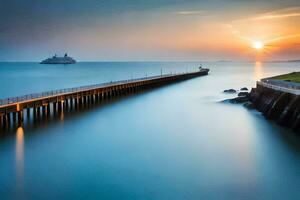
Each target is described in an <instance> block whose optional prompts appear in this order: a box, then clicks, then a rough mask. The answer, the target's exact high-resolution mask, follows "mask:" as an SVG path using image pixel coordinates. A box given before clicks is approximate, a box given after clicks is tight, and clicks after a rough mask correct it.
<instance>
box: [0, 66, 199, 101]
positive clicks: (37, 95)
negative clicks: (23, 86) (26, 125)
mask: <svg viewBox="0 0 300 200" xmlns="http://www.w3.org/2000/svg"><path fill="white" fill-rule="evenodd" d="M195 72H196V71H195ZM195 72H189V73H195ZM189 73H175V74H174V73H173V74H164V75H158V76H149V77H143V78H135V79H127V80H120V81H111V82H106V83H100V84H94V85H87V86H80V87H73V88H66V89H60V90H51V91H48V92H40V93H33V94H28V95H22V96H17V97H10V98H5V99H0V106H2V105H8V104H13V103H18V102H23V101H29V100H33V99H38V98H44V97H53V96H58V95H62V94H68V93H74V92H82V91H86V90H92V89H95V88H102V87H107V86H113V85H118V84H126V83H130V82H137V81H143V80H151V79H156V78H164V77H169V76H177V75H180V74H189Z"/></svg>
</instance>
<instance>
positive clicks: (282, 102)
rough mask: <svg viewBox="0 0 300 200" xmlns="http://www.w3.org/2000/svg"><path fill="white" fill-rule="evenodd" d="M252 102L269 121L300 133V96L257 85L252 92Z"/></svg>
mask: <svg viewBox="0 0 300 200" xmlns="http://www.w3.org/2000/svg"><path fill="white" fill-rule="evenodd" d="M250 100H251V102H252V103H253V105H254V107H255V108H256V109H257V110H258V111H260V112H262V113H263V114H264V115H265V117H266V118H267V119H270V120H274V121H275V122H276V123H277V124H279V125H282V126H285V127H288V128H291V129H293V130H294V131H295V132H297V133H300V95H296V94H291V93H287V92H282V91H279V90H276V89H272V88H268V87H264V86H262V85H260V84H257V87H256V88H253V89H252V90H251V92H250Z"/></svg>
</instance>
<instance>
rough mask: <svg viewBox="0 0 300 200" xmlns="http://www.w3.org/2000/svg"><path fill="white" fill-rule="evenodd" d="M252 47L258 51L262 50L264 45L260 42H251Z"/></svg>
mask: <svg viewBox="0 0 300 200" xmlns="http://www.w3.org/2000/svg"><path fill="white" fill-rule="evenodd" d="M252 47H253V48H254V49H256V50H260V49H262V48H264V44H263V43H262V42H261V41H255V42H253V44H252Z"/></svg>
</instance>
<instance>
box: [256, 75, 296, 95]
mask: <svg viewBox="0 0 300 200" xmlns="http://www.w3.org/2000/svg"><path fill="white" fill-rule="evenodd" d="M257 84H258V85H262V86H264V87H267V88H270V89H274V90H278V91H281V92H287V93H291V94H295V95H300V83H294V82H286V81H281V80H272V79H262V80H261V81H258V82H257Z"/></svg>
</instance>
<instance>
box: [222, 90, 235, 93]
mask: <svg viewBox="0 0 300 200" xmlns="http://www.w3.org/2000/svg"><path fill="white" fill-rule="evenodd" d="M223 92H224V93H236V90H235V89H229V90H224V91H223Z"/></svg>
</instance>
